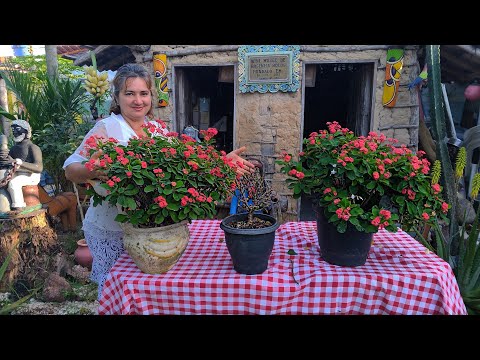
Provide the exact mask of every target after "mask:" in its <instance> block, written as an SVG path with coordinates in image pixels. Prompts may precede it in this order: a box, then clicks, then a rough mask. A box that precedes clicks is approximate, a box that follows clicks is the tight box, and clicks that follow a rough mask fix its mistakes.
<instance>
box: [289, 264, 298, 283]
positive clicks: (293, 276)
mask: <svg viewBox="0 0 480 360" xmlns="http://www.w3.org/2000/svg"><path fill="white" fill-rule="evenodd" d="M288 260H290V262H291V263H292V278H293V280H294V281H295V282H296V283H297V285H300V283H299V282H298V281H297V279H295V273H294V272H293V260H292V259H288Z"/></svg>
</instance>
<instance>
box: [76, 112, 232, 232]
mask: <svg viewBox="0 0 480 360" xmlns="http://www.w3.org/2000/svg"><path fill="white" fill-rule="evenodd" d="M157 121H158V123H159V125H158V126H156V125H152V123H149V125H146V126H145V127H144V131H145V133H146V134H147V135H148V137H147V138H138V137H134V138H131V139H130V140H129V142H128V144H127V145H126V146H124V145H120V144H119V143H118V141H117V140H116V139H113V138H109V139H105V138H100V137H91V138H89V139H88V140H87V141H86V145H87V149H88V152H89V154H90V156H91V155H93V154H94V153H95V152H97V151H98V150H101V151H102V152H101V155H100V157H99V158H98V159H95V157H94V158H92V159H91V160H89V161H88V162H86V164H85V166H86V167H87V168H88V169H89V170H99V169H100V170H102V171H103V172H105V173H106V175H107V176H108V178H109V179H108V180H107V181H105V182H104V183H102V184H101V185H100V187H101V188H103V189H105V193H104V194H102V195H104V196H102V195H100V194H99V192H100V193H101V192H102V191H98V192H96V191H93V189H89V194H90V195H92V196H93V200H94V206H96V205H97V204H98V203H100V202H101V201H108V202H109V203H110V204H112V205H119V206H121V208H122V212H121V213H119V214H118V215H117V217H116V218H115V220H116V221H119V222H122V223H124V222H129V223H131V224H132V225H138V226H140V227H155V226H165V225H170V224H173V223H177V222H180V221H182V220H185V219H187V220H192V219H199V218H213V217H214V215H215V214H216V207H215V205H216V203H217V202H218V201H222V200H223V199H225V198H226V197H227V196H228V195H230V194H231V192H232V190H234V187H235V179H236V172H235V171H236V165H235V164H233V163H232V160H231V159H230V158H227V156H226V154H225V152H224V151H218V150H216V149H215V147H214V146H213V144H214V139H213V136H215V135H216V134H217V130H216V129H214V128H209V129H208V130H202V131H200V133H201V134H203V136H204V142H196V141H195V140H194V139H193V138H191V137H190V136H187V135H185V134H182V135H181V136H180V137H179V136H178V134H177V133H175V132H169V133H167V134H166V135H159V134H161V133H162V131H161V130H162V129H160V128H159V127H161V128H165V124H164V123H163V122H162V121H161V120H157Z"/></svg>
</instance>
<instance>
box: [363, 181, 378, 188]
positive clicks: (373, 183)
mask: <svg viewBox="0 0 480 360" xmlns="http://www.w3.org/2000/svg"><path fill="white" fill-rule="evenodd" d="M376 185H377V183H376V182H375V181H370V182H369V183H368V184H367V186H366V188H367V189H368V190H372V189H373V188H374V187H375V186H376Z"/></svg>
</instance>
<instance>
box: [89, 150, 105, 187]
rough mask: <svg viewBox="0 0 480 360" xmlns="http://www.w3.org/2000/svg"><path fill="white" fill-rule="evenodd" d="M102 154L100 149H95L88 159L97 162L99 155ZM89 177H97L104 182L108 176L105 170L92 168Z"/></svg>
mask: <svg viewBox="0 0 480 360" xmlns="http://www.w3.org/2000/svg"><path fill="white" fill-rule="evenodd" d="M102 154H103V151H102V150H98V151H96V152H95V153H93V155H92V156H91V158H90V159H93V160H95V163H96V164H98V159H99V158H100V156H101V155H102ZM89 178H90V179H98V180H100V181H102V182H105V181H107V180H108V176H107V175H106V174H105V172H103V171H102V170H92V171H90V176H89Z"/></svg>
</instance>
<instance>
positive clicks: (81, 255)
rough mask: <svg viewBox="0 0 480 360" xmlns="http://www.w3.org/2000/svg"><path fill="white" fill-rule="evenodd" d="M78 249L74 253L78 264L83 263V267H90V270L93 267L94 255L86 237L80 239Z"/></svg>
mask: <svg viewBox="0 0 480 360" xmlns="http://www.w3.org/2000/svg"><path fill="white" fill-rule="evenodd" d="M77 245H78V247H77V250H75V253H74V254H73V255H74V257H75V261H76V262H77V264H79V265H82V266H83V267H86V268H88V269H89V270H91V269H92V262H93V257H92V254H91V253H90V249H89V248H88V245H87V242H86V241H85V239H80V240H78V241H77Z"/></svg>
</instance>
